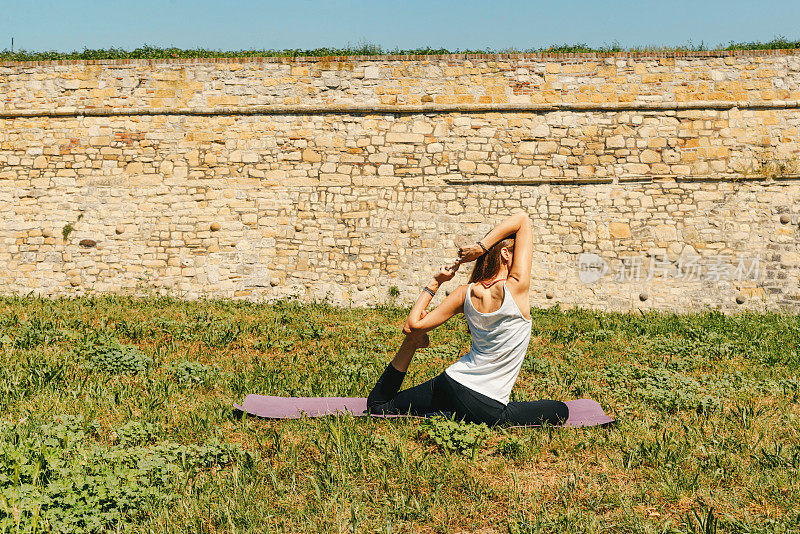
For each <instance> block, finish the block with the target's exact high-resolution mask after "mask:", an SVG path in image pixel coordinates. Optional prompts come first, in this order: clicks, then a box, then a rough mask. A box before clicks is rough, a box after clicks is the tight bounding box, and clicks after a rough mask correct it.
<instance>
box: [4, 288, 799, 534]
mask: <svg viewBox="0 0 800 534" xmlns="http://www.w3.org/2000/svg"><path fill="white" fill-rule="evenodd" d="M406 313H407V310H406V309H402V308H397V307H392V306H380V307H377V308H374V309H345V308H337V307H333V306H330V305H328V304H326V303H316V304H306V305H302V304H299V303H297V302H293V301H279V302H276V303H273V304H270V305H267V304H253V303H248V302H245V301H195V302H186V301H180V300H174V299H171V298H167V297H150V298H147V299H133V298H125V297H88V298H80V299H71V300H70V299H63V300H46V299H37V298H30V297H28V298H21V297H20V298H15V297H7V298H4V299H0V347H2V350H0V410H1V411H2V416H0V532H47V531H50V532H92V531H94V532H100V531H133V532H408V531H415V532H416V531H422V532H454V531H459V530H461V531H478V530H479V531H482V532H510V533H528V532H552V533H563V532H641V533H649V532H653V533H655V532H686V533H689V532H704V533H710V532H741V533H745V532H765V533H766V532H776V533H777V532H800V526H798V525H800V513H799V512H798V510H800V476H798V470H800V379H798V376H797V373H798V369H799V368H800V352H798V351H799V350H800V349H798V346H800V318H798V316H793V315H783V314H777V313H769V314H754V313H749V312H745V313H740V314H736V315H724V314H722V313H720V312H717V311H707V312H703V313H697V314H688V315H677V314H669V313H655V312H650V313H640V312H637V313H629V314H620V313H604V312H597V311H590V310H566V311H565V310H561V309H559V308H558V307H555V308H550V309H534V310H532V316H533V337H532V341H531V344H530V347H529V351H528V354H527V357H526V361H525V364H524V367H523V369H522V371H521V374H520V377H519V380H518V382H517V385H516V387H515V389H514V392H513V397H512V399H519V400H522V399H537V398H544V397H546V398H558V399H565V400H566V399H572V398H581V397H591V398H594V399H596V400H598V401H600V402H601V403H602V404H603V406H604V407H605V408H606V410H607V412H608V413H610V414H611V415H612V416H613V417H615V418H617V419H618V424H617V425H616V426H615V427H612V428H608V429H602V428H592V429H582V430H574V429H561V428H540V429H507V430H501V429H494V430H487V429H485V428H482V427H480V426H476V425H465V424H454V423H452V422H448V421H446V420H424V421H420V420H416V419H404V420H379V419H370V418H359V419H354V418H352V417H350V416H344V417H330V418H321V419H305V420H291V421H282V422H272V421H262V420H257V419H252V418H247V417H245V418H242V419H241V420H237V419H236V418H234V417H233V416H232V411H231V404H232V403H233V402H239V401H241V400H242V398H243V396H244V395H245V394H246V393H262V394H274V395H342V396H351V395H352V396H363V395H366V393H367V392H368V391H369V389H370V387H371V385H372V383H373V381H374V380H376V379H377V377H378V375H379V373H380V372H381V371H382V370H383V368H384V367H385V365H386V362H387V360H388V359H389V358H390V357H391V355H392V354H393V351H394V349H395V347H396V346H397V345H398V344H399V343H400V341H401V335H402V334H401V332H400V327H401V325H402V322H403V320H404V318H405V314H406ZM468 348H469V334H468V332H467V329H466V325H465V323H464V321H463V318H457V319H454V320H451V321H450V322H449V323H447V324H445V325H444V326H442V327H441V328H439V329H437V330H435V331H434V332H432V333H431V347H430V348H428V349H426V350H423V351H420V352H418V353H417V356H416V359H415V361H414V363H413V364H412V367H411V370H410V372H409V375H408V378H407V385H413V384H416V383H420V382H421V381H423V380H426V379H428V378H430V377H432V376H434V375H435V374H437V373H438V372H440V371H441V369H442V368H443V367H444V366H446V365H447V364H448V363H449V362H450V361H452V360H453V359H454V358H455V357H456V356H457V355H458V354H463V353H464V352H466V351H467V350H468Z"/></svg>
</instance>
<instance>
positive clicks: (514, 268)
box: [458, 211, 533, 292]
mask: <svg viewBox="0 0 800 534" xmlns="http://www.w3.org/2000/svg"><path fill="white" fill-rule="evenodd" d="M512 234H516V236H515V239H514V255H513V257H512V260H511V268H510V269H509V272H508V277H509V278H513V279H514V280H516V281H517V284H515V285H516V286H517V287H518V288H519V290H520V291H521V292H527V291H528V290H529V289H530V285H531V266H532V264H533V228H532V227H531V220H530V218H529V217H528V213H527V212H525V211H518V212H516V213H514V214H513V215H511V216H509V217H507V218H506V219H504V220H503V221H502V222H500V224H498V225H497V226H495V227H494V228H493V229H492V230H490V231H489V233H488V234H486V236H485V237H484V238H483V239H481V240H480V243H481V244H482V245H483V246H484V247H486V248H487V249H489V248H491V247H492V246H494V245H495V244H497V243H499V242H500V241H502V240H503V239H505V238H507V237H508V236H510V235H512ZM483 252H484V251H483V248H481V246H480V245H479V244H477V243H476V244H474V245H469V246H466V247H461V249H459V251H458V254H459V256H460V258H461V259H460V262H461V263H466V262H469V261H472V260H475V259H477V258H478V257H480V255H481V254H483Z"/></svg>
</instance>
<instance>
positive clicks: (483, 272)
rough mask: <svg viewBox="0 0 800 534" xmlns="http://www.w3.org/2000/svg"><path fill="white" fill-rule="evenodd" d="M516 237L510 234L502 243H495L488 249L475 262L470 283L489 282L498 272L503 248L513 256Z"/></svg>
mask: <svg viewBox="0 0 800 534" xmlns="http://www.w3.org/2000/svg"><path fill="white" fill-rule="evenodd" d="M516 236H517V234H511V235H510V236H509V237H507V238H505V239H503V240H502V241H499V242H498V243H495V244H494V245H493V246H492V247H491V248H490V249H489V252H486V253H485V254H484V255H483V256H481V257H480V258H478V259H477V260H475V266H474V267H473V268H472V274H471V275H470V277H469V281H470V283H473V282H481V281H483V280H490V279H491V278H493V277H494V276H495V275H496V274H497V273H499V272H500V265H501V264H502V260H501V258H500V250H501V249H502V248H503V247H505V248H507V249H508V250H509V252H511V254H512V256H513V254H514V243H515V241H516Z"/></svg>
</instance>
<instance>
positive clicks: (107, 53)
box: [0, 36, 800, 61]
mask: <svg viewBox="0 0 800 534" xmlns="http://www.w3.org/2000/svg"><path fill="white" fill-rule="evenodd" d="M788 48H800V41H792V40H790V39H787V38H786V37H783V36H777V37H775V38H774V39H772V40H771V41H767V42H764V43H762V42H760V41H752V42H734V41H730V42H729V43H727V44H725V43H720V44H717V45H716V46H712V47H709V46H708V45H707V44H705V43H704V42H703V41H701V42H700V44H693V43H692V42H691V41H689V42H688V43H687V44H684V45H675V46H670V45H664V46H628V47H625V46H622V45H621V44H620V43H618V42H616V41H614V42H613V43H611V44H606V45H603V46H599V47H593V46H589V45H587V44H585V43H575V44H567V43H564V44H554V45H551V46H548V47H541V48H503V49H491V48H482V49H463V50H462V49H455V50H448V49H444V48H431V47H425V48H414V49H404V50H401V49H398V48H394V49H386V50H384V49H383V48H382V47H381V46H380V45H377V44H372V43H361V44H357V45H352V46H351V45H348V46H345V47H344V48H314V49H299V48H286V49H283V50H278V49H270V50H255V49H250V50H209V49H202V48H193V49H183V48H175V47H168V48H161V47H157V46H149V45H144V46H141V47H139V48H135V49H133V50H125V49H123V48H101V49H89V48H84V49H83V50H73V51H72V52H64V51H57V50H40V51H36V50H15V51H14V52H11V50H9V49H4V50H0V61H56V60H75V59H88V60H96V59H173V58H232V57H301V56H304V57H325V56H375V55H383V54H397V55H440V54H511V53H519V52H524V53H540V52H547V53H565V54H574V53H587V52H588V53H603V54H614V53H618V52H645V51H655V52H669V51H683V52H691V51H705V50H776V49H788Z"/></svg>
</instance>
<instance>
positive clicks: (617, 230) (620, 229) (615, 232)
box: [608, 221, 631, 239]
mask: <svg viewBox="0 0 800 534" xmlns="http://www.w3.org/2000/svg"><path fill="white" fill-rule="evenodd" d="M608 233H609V235H610V236H611V237H613V238H617V239H623V238H628V237H630V236H631V227H630V225H629V224H628V223H625V222H619V221H612V222H610V223H609V224H608Z"/></svg>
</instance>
